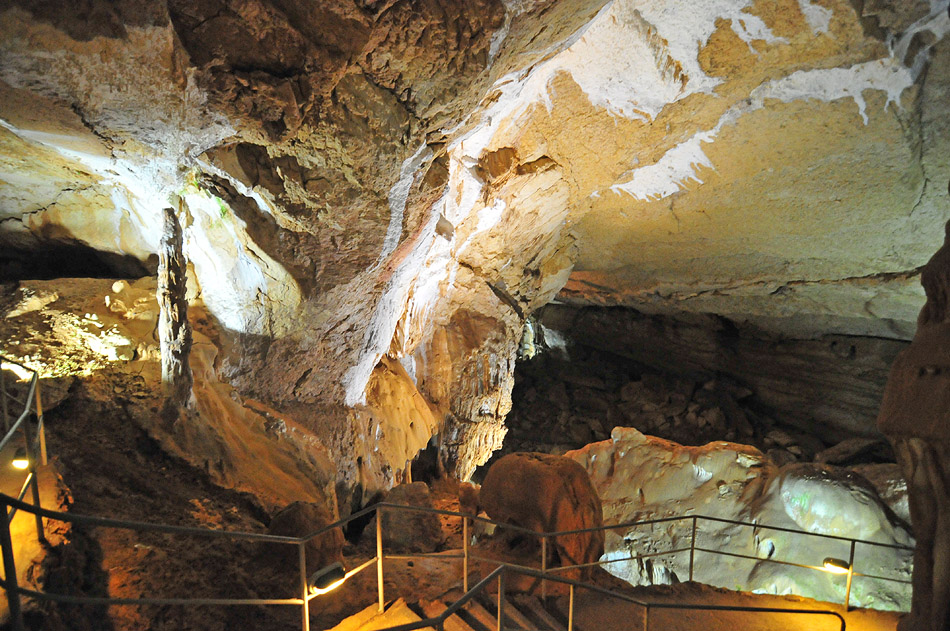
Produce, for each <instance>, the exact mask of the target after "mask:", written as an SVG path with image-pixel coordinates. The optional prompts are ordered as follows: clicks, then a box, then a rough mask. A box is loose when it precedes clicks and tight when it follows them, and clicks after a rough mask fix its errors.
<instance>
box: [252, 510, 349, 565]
mask: <svg viewBox="0 0 950 631" xmlns="http://www.w3.org/2000/svg"><path fill="white" fill-rule="evenodd" d="M334 521H335V519H334V518H333V515H332V514H331V513H330V511H329V510H328V509H327V508H326V507H325V506H324V505H322V504H315V503H313V502H293V503H292V504H289V505H288V506H286V507H285V508H283V509H282V510H281V511H279V512H278V513H277V514H275V515H274V516H273V518H271V522H270V526H269V527H268V528H267V534H270V535H280V536H282V537H303V536H307V535H309V534H311V533H313V532H315V531H317V530H320V529H321V528H323V527H324V526H327V525H329V524H331V523H333V522H334ZM264 554H266V555H267V556H268V557H269V558H271V559H275V560H276V561H277V562H279V563H281V564H293V565H294V566H296V564H297V554H298V553H297V546H294V545H288V544H282V543H274V544H268V545H267V546H265V551H264ZM306 557H307V572H308V576H309V574H311V573H313V572H314V571H316V570H318V569H320V568H322V567H326V566H327V565H330V564H331V563H333V562H335V561H339V562H341V563H342V562H343V530H342V529H341V528H334V529H332V530H329V531H327V532H325V533H323V534H321V535H319V536H317V537H314V538H313V539H311V540H310V541H309V542H308V543H307V545H306Z"/></svg>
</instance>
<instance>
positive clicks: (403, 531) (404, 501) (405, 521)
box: [366, 482, 443, 552]
mask: <svg viewBox="0 0 950 631" xmlns="http://www.w3.org/2000/svg"><path fill="white" fill-rule="evenodd" d="M383 501H384V502H386V503H387V504H399V505H401V506H418V507H422V508H435V504H434V502H433V501H432V496H431V495H430V493H429V487H428V486H427V485H426V483H425V482H413V483H411V484H400V485H399V486H396V487H393V489H392V490H391V491H389V493H388V494H387V495H386V497H385V498H384V499H383ZM366 532H367V534H368V535H370V536H375V532H376V520H375V519H374V520H373V521H372V523H371V524H370V528H367V531H366ZM442 540H443V537H442V522H441V521H440V520H439V516H438V515H437V514H435V513H426V512H422V511H409V510H400V511H397V510H385V509H384V510H383V546H384V548H385V551H386V552H434V551H435V550H438V549H439V547H440V546H441V545H442Z"/></svg>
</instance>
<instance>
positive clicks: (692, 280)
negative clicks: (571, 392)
mask: <svg viewBox="0 0 950 631" xmlns="http://www.w3.org/2000/svg"><path fill="white" fill-rule="evenodd" d="M60 4H61V3H55V2H45V1H44V2H36V1H34V0H9V1H7V2H5V3H3V4H2V5H0V42H2V43H0V148H2V151H0V174H2V177H0V180H2V190H0V202H2V203H0V230H2V232H0V238H2V241H0V243H2V244H3V245H4V265H3V269H4V270H6V274H7V277H9V278H23V277H25V276H28V275H30V274H31V273H32V272H31V271H30V270H31V269H32V267H31V266H33V265H34V263H35V262H36V261H39V260H41V259H42V260H44V261H46V263H45V264H44V265H45V267H44V270H43V272H42V273H43V274H45V275H47V276H49V275H53V276H65V275H68V274H70V271H69V269H64V266H63V265H62V263H59V264H58V267H57V263H56V260H55V257H50V256H45V258H44V255H43V253H44V252H46V253H49V252H51V251H54V250H56V251H59V252H63V251H69V252H74V253H86V254H88V255H89V257H90V258H92V257H93V255H94V258H96V260H97V261H98V264H97V266H96V267H97V271H96V274H95V275H102V276H107V277H112V278H114V277H115V275H117V274H120V275H128V276H130V277H140V276H142V275H144V274H145V273H148V272H153V271H154V269H155V263H156V258H155V255H156V253H157V252H158V250H159V241H160V237H161V223H162V209H163V208H165V207H167V206H169V205H172V206H173V207H176V208H177V207H178V206H177V203H178V201H177V200H179V199H180V200H181V209H182V211H181V213H180V217H179V219H180V221H181V227H182V235H183V253H184V256H185V259H186V263H187V265H188V266H190V268H191V269H192V270H193V272H194V276H195V280H196V285H195V286H196V288H198V290H200V296H201V300H202V302H203V304H204V305H206V307H207V310H208V313H209V314H210V317H211V318H213V319H214V321H215V326H217V327H218V328H219V330H220V331H221V334H220V335H219V336H217V338H216V339H215V341H214V344H215V345H216V352H215V353H213V354H212V355H213V357H214V362H213V365H212V366H211V368H210V369H211V370H213V371H214V373H215V377H216V378H218V381H217V382H218V383H224V382H226V383H227V384H229V386H230V387H233V388H236V390H237V391H238V392H239V393H240V395H241V396H244V397H247V398H249V399H253V400H256V401H259V402H260V404H261V405H262V406H265V407H266V408H267V409H269V410H273V411H274V412H275V414H279V415H286V416H288V417H289V418H292V419H294V420H295V426H296V427H299V428H301V431H304V432H306V433H307V434H308V440H312V441H313V445H314V451H315V452H319V453H322V452H323V450H324V449H325V450H326V452H327V453H329V455H330V457H331V458H332V461H333V466H334V468H335V470H336V472H337V491H338V493H339V495H340V498H341V505H342V506H343V507H344V509H345V510H346V509H348V508H349V507H351V506H355V505H358V504H361V503H363V502H366V501H368V500H369V499H370V498H372V497H374V496H375V495H376V494H377V493H378V492H379V491H382V490H385V489H387V488H389V487H391V486H393V485H394V484H395V483H397V482H398V481H399V480H401V479H403V478H404V477H405V476H404V472H405V470H406V469H407V467H408V466H409V464H410V463H411V461H412V460H413V458H415V457H416V455H417V454H418V453H419V451H420V450H421V449H423V448H425V447H427V446H431V447H432V448H433V449H435V450H437V451H438V453H439V457H440V461H441V465H442V467H443V469H444V470H445V471H446V472H448V473H449V474H451V475H454V476H456V477H459V478H462V479H466V478H468V477H469V476H470V475H471V473H472V472H473V471H474V469H475V467H476V466H478V465H479V464H481V463H483V462H485V461H486V460H487V459H488V458H489V456H490V455H491V453H492V451H493V450H495V449H497V448H498V447H499V446H500V445H501V442H502V439H503V437H504V435H505V431H506V430H505V426H504V422H503V420H504V418H505V415H506V414H507V413H508V411H509V408H510V406H511V400H510V393H511V388H512V382H513V379H512V374H513V369H514V362H515V354H516V349H517V346H518V342H519V340H520V339H521V337H522V336H521V333H522V329H523V327H524V322H525V319H526V317H527V316H528V315H529V314H531V313H532V312H533V311H535V310H536V309H538V308H539V307H540V306H542V305H544V304H546V303H548V302H550V300H551V299H552V298H554V297H555V296H556V295H559V296H560V299H562V300H566V301H571V302H575V303H578V304H598V305H602V304H623V305H626V306H631V307H635V308H637V309H641V310H644V311H650V312H673V311H683V310H685V311H693V312H713V313H717V314H721V315H727V316H730V317H733V316H734V317H736V318H737V319H740V320H743V319H744V320H754V321H755V322H756V323H757V324H758V325H760V326H763V327H766V328H771V329H773V330H775V331H778V332H788V331H794V332H796V334H799V335H812V334H817V333H820V332H836V333H844V334H852V335H875V336H886V337H896V338H906V337H909V335H910V330H911V328H912V325H911V323H912V320H913V315H912V314H913V313H914V312H915V311H916V310H917V309H918V307H919V303H920V300H921V296H920V293H919V290H918V289H917V286H916V283H915V277H916V275H917V269H918V268H919V266H920V265H921V264H922V263H923V262H924V260H925V259H926V257H927V256H928V255H929V253H930V252H932V251H933V249H934V247H936V243H934V242H933V235H934V234H935V232H934V228H935V226H937V225H942V224H943V223H944V222H945V221H946V218H947V215H950V208H948V207H947V203H946V199H945V198H944V197H942V196H941V194H940V192H941V191H942V190H943V183H944V182H946V181H947V179H948V178H950V165H948V164H947V163H946V160H945V159H944V156H945V155H946V151H945V149H946V147H947V143H948V138H950V129H948V124H947V122H946V121H947V116H946V110H947V103H948V100H947V99H946V98H945V90H946V84H947V80H948V73H950V71H948V68H950V63H948V61H950V57H948V56H950V46H948V44H947V38H946V37H945V36H946V34H947V32H948V31H950V18H948V15H947V9H948V0H930V1H928V2H924V1H914V2H892V3H888V2H879V3H873V4H872V3H852V2H848V1H846V0H822V1H821V2H813V1H811V0H794V1H793V0H785V1H783V2H779V3H773V2H764V1H763V0H724V1H723V2H716V3H698V4H697V3H690V2H682V1H681V0H610V1H605V0H582V1H579V2H567V1H560V2H556V1H553V0H531V1H517V2H516V1H505V2H500V1H499V0H475V1H470V0H464V1H463V0H433V1H432V2H426V3H418V2H409V1H406V0H380V1H371V0H360V1H351V0H330V1H327V2H317V3H307V2H304V3H294V2H288V1H285V0H249V1H245V0H219V1H216V2H204V1H198V0H138V1H136V2H132V3H120V4H116V5H113V4H107V3H106V4H102V5H101V6H100V5H99V4H96V5H95V10H89V11H87V10H86V8H85V7H86V5H82V4H80V5H69V6H60ZM170 197H175V200H170ZM70 248H71V249H70ZM34 257H36V258H34ZM77 258H79V257H77ZM81 258H82V259H83V260H85V258H86V257H85V256H83V257H81ZM37 274H39V271H37ZM193 352H196V351H193ZM193 368H194V367H193ZM196 383H197V381H196ZM201 419H203V420H201ZM194 422H195V423H197V424H199V425H200V424H201V423H211V424H212V425H213V422H212V421H209V420H208V419H207V418H205V417H203V416H201V410H200V409H199V420H196V421H194ZM216 431H217V430H216Z"/></svg>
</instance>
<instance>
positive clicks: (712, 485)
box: [566, 428, 914, 610]
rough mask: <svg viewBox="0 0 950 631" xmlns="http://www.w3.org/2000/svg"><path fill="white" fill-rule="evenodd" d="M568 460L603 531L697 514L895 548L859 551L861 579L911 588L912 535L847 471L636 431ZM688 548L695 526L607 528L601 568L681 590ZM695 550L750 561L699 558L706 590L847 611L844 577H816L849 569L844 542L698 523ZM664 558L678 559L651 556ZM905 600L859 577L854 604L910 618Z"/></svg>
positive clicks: (900, 590) (897, 591)
mask: <svg viewBox="0 0 950 631" xmlns="http://www.w3.org/2000/svg"><path fill="white" fill-rule="evenodd" d="M566 455H567V456H568V457H570V458H573V459H574V460H576V461H577V462H579V463H580V464H581V465H583V466H584V468H585V469H586V470H587V472H588V474H589V475H590V478H591V482H592V483H593V485H594V488H596V489H597V493H598V494H599V495H600V497H601V500H602V501H603V507H604V523H607V524H617V523H624V522H630V521H643V520H650V519H657V518H665V517H677V516H687V517H689V516H691V515H697V516H700V515H701V516H706V517H713V518H722V519H727V520H733V521H741V522H746V523H750V524H766V525H769V526H777V527H780V528H786V529H790V530H792V531H798V532H801V533H815V534H823V535H831V536H835V537H847V538H853V539H861V540H865V541H871V542H876V543H882V544H887V545H889V546H900V548H889V547H881V546H874V545H868V544H858V545H857V546H856V551H855V563H854V571H855V572H860V573H862V574H870V575H872V576H877V577H886V578H891V579H898V580H901V581H908V579H909V578H910V571H911V565H912V563H911V557H912V549H913V544H914V541H913V538H912V537H911V536H910V534H909V533H908V532H907V530H906V526H905V525H904V524H902V523H901V522H900V521H899V520H897V519H895V518H894V517H893V514H892V513H891V512H890V511H888V510H887V509H886V507H885V505H884V504H883V502H882V501H881V500H880V498H879V497H878V495H877V493H876V492H875V490H874V488H873V487H872V486H871V485H870V484H869V483H868V482H867V481H866V480H863V479H862V478H861V477H860V476H857V475H855V474H854V473H852V472H850V471H848V470H846V469H840V468H836V467H830V466H820V465H812V464H792V465H786V466H784V467H776V466H775V465H774V464H772V463H771V462H770V461H769V460H768V459H767V458H766V457H765V456H764V454H762V453H761V452H760V451H758V450H757V449H755V448H752V447H747V446H743V445H738V444H735V443H726V442H714V443H709V444H707V445H704V446H701V447H684V446H682V445H679V444H676V443H673V442H669V441H665V440H662V439H658V438H653V437H650V436H644V435H643V434H641V433H640V432H638V431H637V430H635V429H632V428H616V429H614V431H613V434H612V436H611V439H610V440H607V441H602V442H598V443H592V444H590V445H588V446H586V447H584V448H583V449H580V450H577V451H572V452H568V454H566ZM691 538H692V520H691V519H688V518H687V519H683V520H680V521H672V522H661V523H656V524H650V525H643V526H633V527H626V528H614V529H610V530H608V531H607V539H606V553H605V555H604V557H603V560H604V561H609V563H606V564H605V565H604V567H605V569H606V570H607V571H609V572H610V573H612V574H614V575H615V576H617V577H619V578H623V579H625V580H627V581H629V582H631V583H633V584H637V585H640V584H646V585H650V584H664V583H671V582H677V581H685V580H687V579H688V578H689V556H690V555H689V548H690V545H691ZM696 545H697V547H701V548H707V549H712V550H719V551H723V552H726V553H732V554H738V555H744V556H746V557H752V559H748V558H740V557H734V556H722V555H714V554H711V553H707V552H697V553H696V554H695V559H694V571H693V578H694V580H697V581H700V582H702V583H706V584H709V585H718V586H721V587H727V588H730V589H741V590H747V591H755V592H762V593H771V594H798V595H801V596H808V597H811V598H815V599H818V600H827V601H832V602H843V600H844V596H845V587H846V585H845V581H844V580H843V578H844V577H843V576H841V575H834V574H829V573H827V572H825V571H823V570H822V569H820V568H821V566H822V562H823V560H824V559H825V558H826V557H834V558H839V559H840V558H843V559H845V560H846V561H847V560H848V558H849V553H850V551H849V544H848V543H847V542H843V541H840V540H831V539H820V538H816V537H809V536H805V535H804V534H801V535H799V534H796V532H784V531H776V530H770V529H769V528H767V527H761V526H741V525H734V524H731V523H725V522H717V521H711V520H702V519H700V520H698V521H697V526H696ZM668 550H680V551H679V552H676V553H675V554H672V555H662V556H647V555H651V554H652V553H656V552H663V551H668ZM684 550H685V551H684ZM631 557H632V558H631ZM627 559H630V560H627ZM769 561H785V562H789V563H794V564H799V565H806V566H812V568H818V569H810V568H801V567H793V566H788V565H777V564H775V563H770V562H769ZM910 591H911V590H910V586H909V585H907V584H905V583H897V582H889V581H884V580H879V579H875V578H866V577H860V576H856V577H855V578H854V583H853V586H852V590H851V602H852V604H855V605H858V606H863V607H874V608H878V609H898V610H905V609H906V608H907V607H908V605H909V601H910Z"/></svg>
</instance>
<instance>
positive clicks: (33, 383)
mask: <svg viewBox="0 0 950 631" xmlns="http://www.w3.org/2000/svg"><path fill="white" fill-rule="evenodd" d="M7 370H10V371H11V372H14V373H17V374H19V375H20V376H23V377H26V378H28V382H27V385H26V396H25V397H24V398H22V399H21V398H19V397H18V396H17V394H20V393H17V392H13V391H12V389H11V388H9V385H10V384H8V383H7ZM11 408H12V409H13V410H22V411H21V412H20V413H19V414H18V415H17V417H16V420H15V421H13V423H12V424H11V419H12V416H11V412H12V410H11ZM0 414H2V415H3V430H4V433H3V438H2V439H0V454H3V453H4V450H9V449H11V448H12V449H13V451H14V455H13V458H12V459H11V462H10V464H11V465H13V466H14V468H15V469H21V470H23V471H25V472H26V473H25V478H24V480H23V483H22V484H21V486H20V492H19V493H18V494H17V497H16V499H17V500H18V501H19V500H22V499H23V498H24V497H26V493H27V491H28V490H32V491H33V505H34V506H35V507H37V508H39V506H40V485H39V479H38V477H37V473H36V469H37V466H38V465H39V466H45V465H46V431H45V429H44V425H43V405H42V403H41V401H40V384H39V375H37V373H36V371H35V370H31V369H30V368H27V367H26V366H24V365H23V364H21V363H19V362H16V361H13V360H12V359H9V358H7V357H2V356H0ZM32 419H35V420H36V427H35V428H32V427H31V421H32ZM3 508H4V510H3V517H4V519H3V528H2V530H0V547H2V548H3V550H2V555H3V565H4V567H6V566H7V564H8V563H9V565H10V567H13V564H14V558H13V542H12V539H11V536H10V524H11V523H13V518H14V517H16V511H17V509H16V507H15V506H14V507H10V506H7V505H4V507H3ZM34 516H35V521H36V538H37V540H38V541H40V542H44V541H46V534H45V532H44V531H43V520H42V519H41V518H40V516H39V515H35V514H34ZM4 577H6V574H4ZM13 581H14V582H15V581H16V576H13ZM8 600H10V599H9V598H8ZM19 605H20V603H19V599H16V598H14V599H13V600H12V601H10V616H11V618H13V619H17V618H19V617H20V616H21V615H22V613H21V611H20V607H19Z"/></svg>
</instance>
